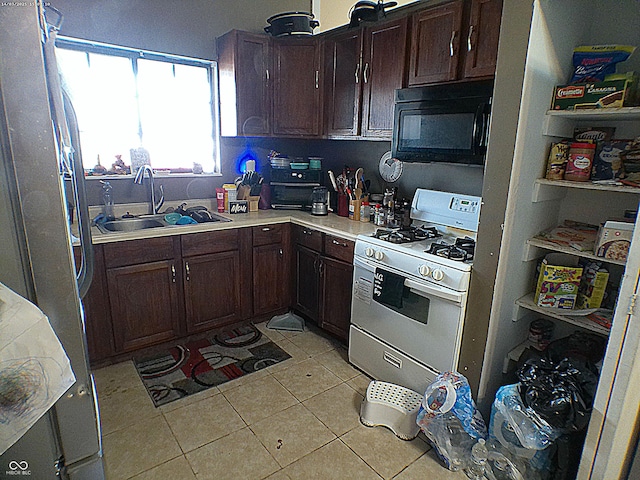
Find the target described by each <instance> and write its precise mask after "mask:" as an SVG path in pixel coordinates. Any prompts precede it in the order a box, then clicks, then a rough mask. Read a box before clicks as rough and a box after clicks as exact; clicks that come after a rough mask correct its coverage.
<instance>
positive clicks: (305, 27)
mask: <svg viewBox="0 0 640 480" xmlns="http://www.w3.org/2000/svg"><path fill="white" fill-rule="evenodd" d="M267 23H268V24H269V25H268V26H266V27H264V31H265V32H267V33H268V34H270V35H272V36H274V37H285V36H288V35H313V29H314V28H316V27H318V26H319V25H320V22H318V21H317V20H314V18H313V14H312V13H308V12H286V13H278V14H277V15H273V16H271V17H269V18H268V19H267Z"/></svg>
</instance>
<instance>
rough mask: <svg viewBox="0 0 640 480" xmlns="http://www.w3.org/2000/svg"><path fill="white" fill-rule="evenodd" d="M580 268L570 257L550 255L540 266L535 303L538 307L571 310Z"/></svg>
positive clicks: (580, 271)
mask: <svg viewBox="0 0 640 480" xmlns="http://www.w3.org/2000/svg"><path fill="white" fill-rule="evenodd" d="M581 277H582V267H579V266H578V259H577V258H576V257H573V256H572V255H565V254H562V253H550V254H548V255H547V256H546V257H545V258H544V260H542V264H541V265H540V274H539V275H538V284H537V286H536V293H535V302H536V304H537V305H538V306H540V307H555V308H563V309H572V308H574V307H575V305H576V300H577V297H578V288H579V286H580V278H581Z"/></svg>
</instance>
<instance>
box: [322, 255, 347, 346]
mask: <svg viewBox="0 0 640 480" xmlns="http://www.w3.org/2000/svg"><path fill="white" fill-rule="evenodd" d="M352 276H353V265H351V264H350V263H346V262H342V261H340V260H334V259H332V258H329V257H322V260H321V263H320V278H321V282H322V288H321V298H322V301H321V302H320V327H321V328H324V329H325V330H327V331H329V332H331V333H333V334H334V335H336V336H337V337H339V338H341V339H343V340H347V338H349V323H350V320H351V277H352Z"/></svg>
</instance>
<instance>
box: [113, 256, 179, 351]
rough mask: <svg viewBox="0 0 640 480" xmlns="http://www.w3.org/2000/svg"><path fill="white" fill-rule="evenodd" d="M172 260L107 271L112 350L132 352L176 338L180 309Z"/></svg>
mask: <svg viewBox="0 0 640 480" xmlns="http://www.w3.org/2000/svg"><path fill="white" fill-rule="evenodd" d="M174 272H175V265H174V262H173V261H172V260H163V261H160V262H151V263H143V264H140V265H130V266H124V267H117V268H110V269H108V270H107V283H108V286H109V301H110V303H111V314H112V319H113V331H114V337H115V344H116V349H117V350H118V351H119V352H126V351H131V350H136V349H138V348H142V347H146V346H148V345H153V344H155V343H160V342H163V341H167V340H171V339H172V338H175V337H177V336H178V335H179V334H180V332H179V325H180V318H181V308H180V300H179V298H180V296H179V294H178V288H177V283H176V276H175V273H174Z"/></svg>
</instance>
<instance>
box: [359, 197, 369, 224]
mask: <svg viewBox="0 0 640 480" xmlns="http://www.w3.org/2000/svg"><path fill="white" fill-rule="evenodd" d="M369 217H370V207H369V202H362V204H361V205H360V221H361V222H368V221H369Z"/></svg>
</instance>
